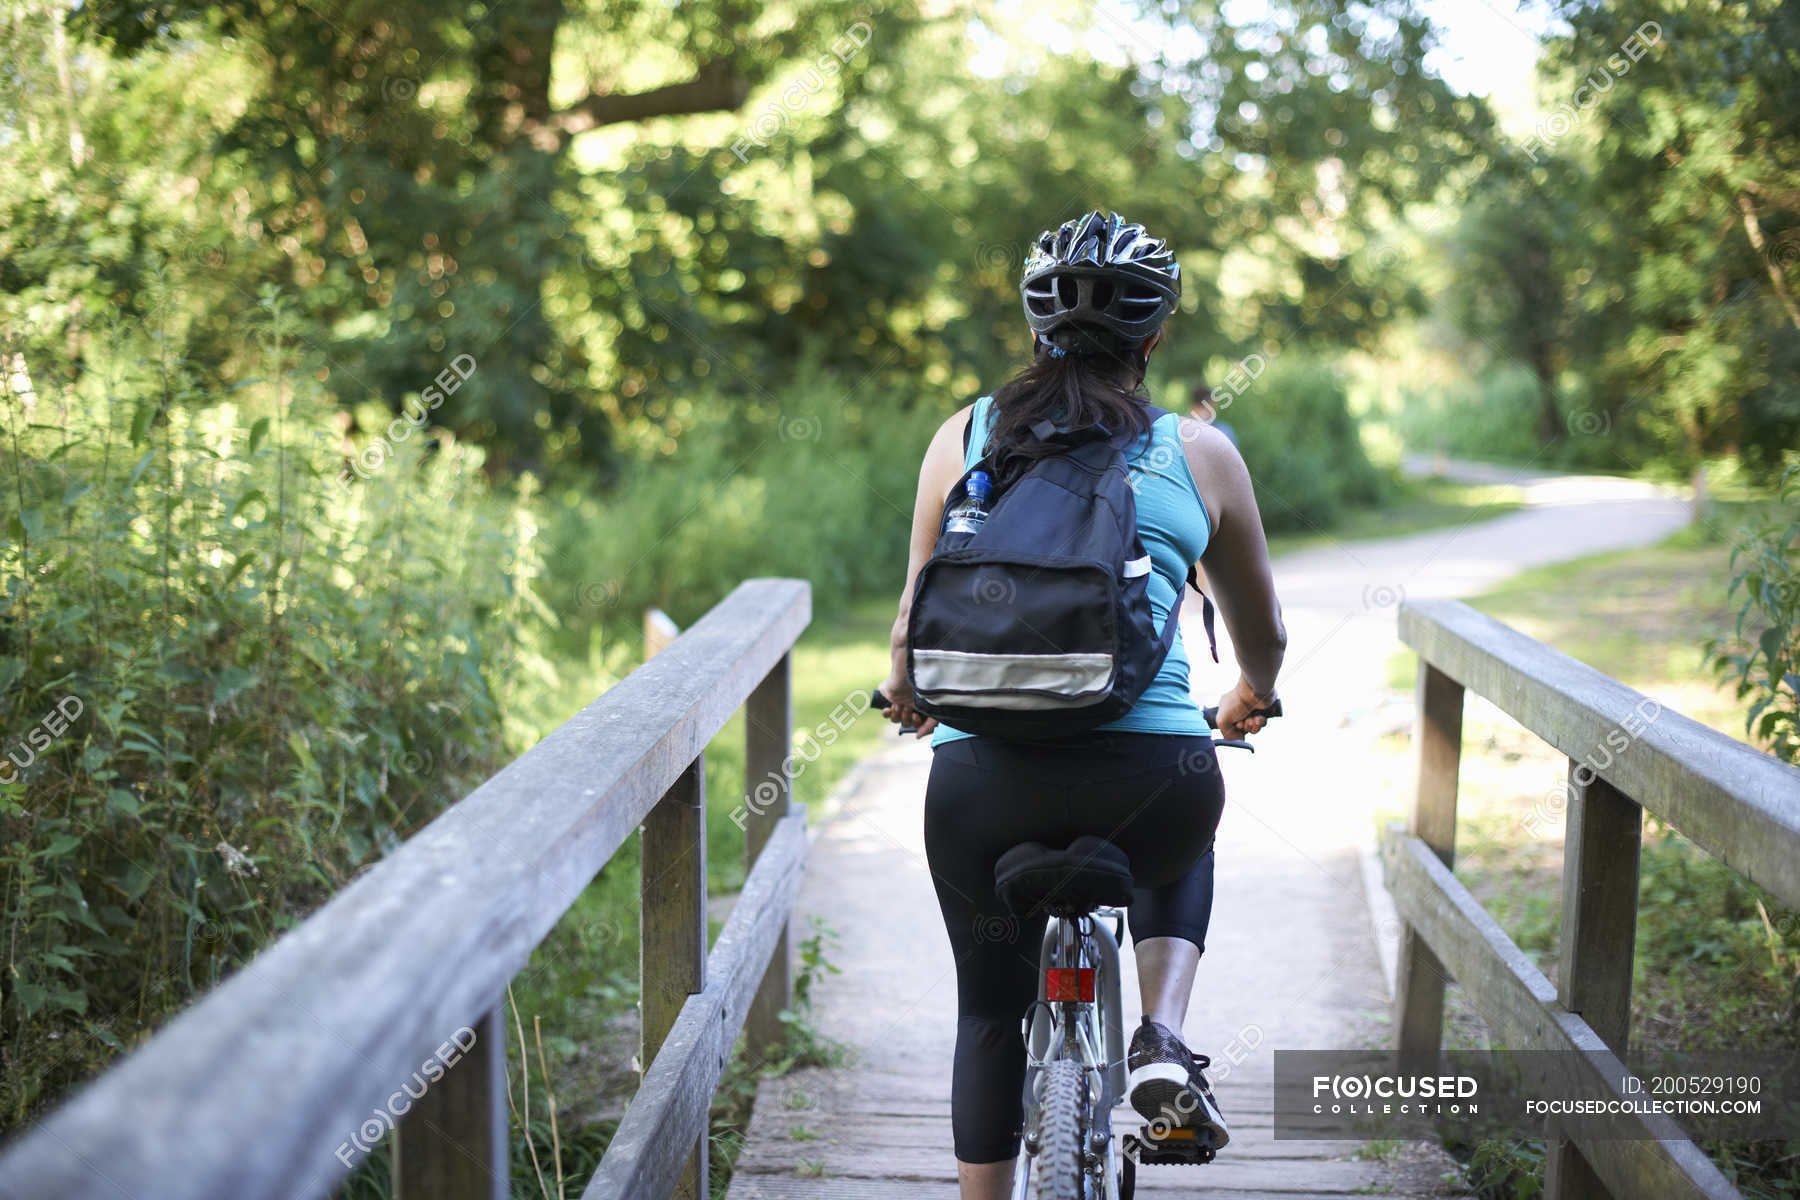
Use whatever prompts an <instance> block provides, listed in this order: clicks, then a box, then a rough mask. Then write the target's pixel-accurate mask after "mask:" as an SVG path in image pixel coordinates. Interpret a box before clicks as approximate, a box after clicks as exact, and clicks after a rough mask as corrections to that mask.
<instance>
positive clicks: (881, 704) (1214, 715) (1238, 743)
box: [869, 688, 1281, 754]
mask: <svg viewBox="0 0 1800 1200" xmlns="http://www.w3.org/2000/svg"><path fill="white" fill-rule="evenodd" d="M893 706H894V702H893V701H892V700H889V699H888V698H887V697H886V696H884V695H882V694H881V689H880V688H875V689H873V690H872V691H871V692H870V693H869V707H870V708H878V709H880V710H881V711H882V712H886V711H887V710H888V709H890V708H892V707H893ZM1200 712H1201V715H1202V716H1204V717H1205V718H1206V723H1207V724H1208V725H1209V726H1211V727H1212V729H1213V730H1214V731H1215V732H1217V730H1218V728H1219V709H1218V707H1217V706H1216V705H1214V706H1211V707H1208V708H1203V709H1201V710H1200ZM1248 715H1249V716H1252V717H1262V718H1264V719H1265V720H1270V721H1273V720H1274V719H1275V718H1276V717H1279V716H1280V715H1281V698H1280V697H1276V698H1275V699H1274V700H1272V701H1271V702H1270V703H1269V707H1267V708H1253V709H1251V710H1250V712H1249V714H1248ZM900 732H901V733H917V732H919V727H918V726H917V725H902V726H901V727H900ZM1213 745H1214V746H1231V747H1234V748H1236V749H1239V750H1248V751H1249V752H1250V753H1252V754H1255V753H1256V747H1255V746H1252V745H1251V744H1250V743H1249V742H1246V741H1242V740H1239V739H1236V738H1215V739H1214V740H1213Z"/></svg>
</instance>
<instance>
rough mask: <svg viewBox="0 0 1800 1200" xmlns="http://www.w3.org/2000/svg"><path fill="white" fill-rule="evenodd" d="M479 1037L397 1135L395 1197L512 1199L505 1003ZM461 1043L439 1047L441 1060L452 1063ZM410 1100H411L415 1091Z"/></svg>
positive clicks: (485, 1020) (417, 1103)
mask: <svg viewBox="0 0 1800 1200" xmlns="http://www.w3.org/2000/svg"><path fill="white" fill-rule="evenodd" d="M456 1032H457V1033H461V1032H463V1031H462V1030H458V1031H456ZM472 1032H473V1033H474V1034H475V1041H474V1042H473V1044H471V1045H469V1046H468V1048H467V1049H466V1050H464V1051H463V1053H462V1054H461V1056H460V1057H457V1058H455V1059H454V1061H452V1062H451V1064H450V1067H449V1069H448V1070H447V1071H446V1072H445V1073H444V1077H443V1078H442V1079H439V1080H438V1081H437V1082H435V1083H432V1084H430V1085H429V1086H428V1087H426V1089H425V1092H424V1094H423V1095H422V1096H420V1097H418V1098H417V1099H414V1100H410V1104H411V1107H410V1108H408V1109H407V1110H406V1112H405V1115H404V1117H402V1119H401V1121H400V1126H399V1128H398V1129H397V1130H396V1131H395V1136H394V1141H393V1146H394V1156H393V1160H392V1165H391V1170H390V1172H389V1174H390V1177H391V1179H392V1181H393V1192H394V1200H506V1197H507V1195H508V1194H509V1187H508V1184H509V1180H508V1178H507V1174H508V1158H507V1152H506V1009H505V1005H504V1004H497V1005H495V1006H494V1007H493V1008H491V1009H489V1010H488V1012H487V1014H486V1015H485V1016H483V1017H482V1018H481V1019H480V1020H479V1021H477V1022H476V1023H475V1025H474V1027H473V1030H472ZM460 1045H461V1043H460V1042H459V1040H458V1039H457V1037H456V1035H455V1034H452V1035H451V1036H450V1037H449V1038H448V1039H446V1046H440V1047H439V1048H438V1051H437V1058H438V1061H439V1062H444V1061H446V1060H448V1059H450V1057H451V1054H452V1053H453V1052H451V1051H448V1050H447V1046H459V1047H460ZM408 1082H412V1081H411V1080H408ZM402 1095H403V1102H404V1097H405V1096H407V1095H409V1094H408V1093H403V1094H402ZM390 1099H391V1098H390Z"/></svg>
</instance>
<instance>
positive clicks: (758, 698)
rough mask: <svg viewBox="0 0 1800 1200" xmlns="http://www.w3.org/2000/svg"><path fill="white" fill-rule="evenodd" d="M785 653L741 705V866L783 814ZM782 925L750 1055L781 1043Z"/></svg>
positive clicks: (790, 734) (786, 963)
mask: <svg viewBox="0 0 1800 1200" xmlns="http://www.w3.org/2000/svg"><path fill="white" fill-rule="evenodd" d="M792 658H793V654H792V652H791V651H790V652H789V653H787V654H784V655H782V656H781V661H780V662H778V663H776V664H775V666H774V668H773V669H771V670H770V671H769V674H768V675H767V676H766V677H765V678H764V679H763V681H762V682H761V683H760V684H758V685H757V686H756V690H755V691H753V692H751V693H750V699H749V700H748V701H747V702H746V704H745V706H744V717H745V722H744V723H745V726H746V730H745V746H744V751H745V753H744V764H745V765H744V791H745V793H746V795H745V800H744V807H745V810H746V812H747V814H748V816H747V818H746V820H745V823H744V867H745V870H746V871H748V870H749V868H751V867H754V866H755V865H756V858H757V855H759V854H761V853H762V848H763V846H764V845H765V844H766V843H767V842H768V840H769V835H770V834H771V833H773V832H774V830H775V825H776V822H778V821H780V820H781V818H783V817H785V816H787V813H788V800H789V795H788V793H789V786H790V780H789V779H788V770H787V758H788V755H789V754H790V753H791V752H792V748H793V738H794V707H793V696H792V688H791V674H792V671H791V667H790V665H789V664H790V662H791V660H792ZM790 955H791V950H790V947H789V937H788V926H786V925H783V926H782V927H781V937H780V938H779V939H777V941H776V943H775V953H774V954H773V955H771V956H770V958H769V969H768V972H767V973H766V974H765V975H764V976H763V980H762V986H761V987H759V988H757V991H756V999H755V1000H754V1001H752V1002H751V1005H750V1013H749V1015H748V1016H747V1017H746V1018H745V1021H744V1042H745V1048H746V1049H747V1050H748V1051H749V1052H750V1053H751V1054H752V1055H756V1056H761V1055H763V1054H765V1053H767V1051H768V1049H769V1047H770V1046H773V1045H778V1044H779V1043H780V1042H781V1041H782V1035H783V1030H782V1027H781V1012H782V1010H783V1009H785V1008H787V1007H788V1006H789V1005H790V1004H792V1003H793V995H794V990H793V973H792V961H791V958H790Z"/></svg>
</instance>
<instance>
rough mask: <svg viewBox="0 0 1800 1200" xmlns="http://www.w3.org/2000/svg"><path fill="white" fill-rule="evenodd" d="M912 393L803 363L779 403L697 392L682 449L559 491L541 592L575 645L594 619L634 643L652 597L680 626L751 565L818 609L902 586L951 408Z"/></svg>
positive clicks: (826, 611)
mask: <svg viewBox="0 0 1800 1200" xmlns="http://www.w3.org/2000/svg"><path fill="white" fill-rule="evenodd" d="M909 399H910V398H908V397H902V396H898V395H895V394H892V393H886V392H877V391H875V390H874V388H873V387H872V386H871V387H869V388H865V389H860V390H859V389H858V388H857V387H856V386H855V381H854V380H844V379H839V378H835V377H832V376H829V375H824V374H821V373H819V372H815V371H812V370H810V369H809V370H803V371H802V374H801V377H800V379H799V380H798V381H797V382H796V383H795V384H794V385H793V386H791V387H789V388H788V389H786V390H785V391H784V392H783V394H782V397H781V399H780V401H779V402H777V401H775V400H774V399H773V398H771V399H770V400H769V402H768V403H767V404H765V405H760V406H757V407H754V408H749V409H742V408H737V409H734V408H732V407H730V406H729V405H727V404H725V403H723V402H721V401H719V400H717V399H716V398H713V397H702V398H700V399H698V400H697V401H696V402H695V403H694V405H693V409H692V411H693V416H692V418H691V424H687V425H686V426H685V427H684V428H683V429H682V431H681V437H680V441H679V444H678V446H676V448H674V449H673V450H672V452H670V453H667V454H664V453H657V454H655V455H654V456H646V457H644V458H642V459H640V460H638V461H635V462H632V463H630V464H628V465H627V466H626V467H625V468H624V471H623V473H622V476H621V480H620V482H619V485H618V486H617V487H615V488H613V489H612V490H611V491H610V492H609V493H608V494H607V495H605V496H604V497H598V496H596V495H594V493H593V492H592V491H591V490H590V489H587V488H585V487H580V486H569V487H567V488H564V489H560V490H558V491H557V493H556V495H555V496H554V499H555V502H556V503H555V506H554V509H553V512H552V514H551V515H550V516H549V517H548V518H547V529H546V540H547V544H548V547H549V549H548V551H547V556H548V560H549V562H550V563H551V570H552V573H553V580H552V582H551V584H550V585H549V590H548V595H549V596H550V597H551V598H552V603H553V604H554V606H555V608H556V610H557V612H558V614H559V615H560V616H562V617H564V618H565V620H566V622H567V624H568V626H569V632H570V637H571V642H572V643H573V645H572V648H575V649H579V648H580V647H581V646H582V645H583V644H584V643H585V639H586V638H587V636H588V635H589V632H590V631H592V630H594V629H595V628H596V627H599V628H600V629H602V630H607V631H610V632H612V633H613V634H614V635H615V636H616V637H617V638H619V639H622V640H624V641H627V642H629V643H630V644H632V645H635V644H636V643H637V638H638V633H637V631H638V622H639V620H640V619H641V616H642V613H643V611H644V609H646V608H650V607H656V608H661V609H663V610H664V611H666V612H668V613H669V614H670V616H672V617H673V618H674V619H675V621H676V622H677V623H678V624H680V625H681V626H683V627H684V628H685V627H686V626H687V625H688V624H689V623H690V622H692V621H694V620H696V619H698V618H699V617H700V616H701V615H702V614H704V613H705V612H706V610H707V609H709V608H711V607H712V606H713V605H714V604H716V603H717V602H718V601H719V600H720V599H721V598H722V597H723V596H724V595H725V594H726V593H727V592H729V591H730V590H731V589H732V588H733V587H735V586H737V584H738V583H739V582H740V581H742V580H744V579H746V578H749V577H751V576H758V575H785V576H793V577H795V578H800V579H806V580H808V581H810V582H811V584H812V598H813V611H814V614H815V616H827V615H830V614H833V613H836V612H840V611H842V610H843V608H844V606H845V605H846V604H847V603H848V602H849V601H850V600H852V599H853V598H856V597H861V596H867V595H871V594H875V593H880V594H883V595H886V594H889V593H892V594H893V595H896V596H897V595H898V594H899V591H900V585H901V582H902V581H903V579H904V577H905V568H906V545H907V538H908V534H909V531H910V529H911V527H912V507H913V497H914V493H915V491H916V488H917V485H918V475H919V461H920V459H921V458H922V457H923V456H924V453H925V447H926V446H927V445H928V444H929V443H930V441H931V435H932V433H933V432H934V431H935V430H936V429H937V427H938V425H939V424H941V423H942V422H943V420H944V419H945V418H946V417H947V416H949V414H950V412H951V411H953V408H952V405H951V403H950V402H948V401H946V402H945V403H944V404H943V405H941V406H927V405H915V404H909V403H908V400H909Z"/></svg>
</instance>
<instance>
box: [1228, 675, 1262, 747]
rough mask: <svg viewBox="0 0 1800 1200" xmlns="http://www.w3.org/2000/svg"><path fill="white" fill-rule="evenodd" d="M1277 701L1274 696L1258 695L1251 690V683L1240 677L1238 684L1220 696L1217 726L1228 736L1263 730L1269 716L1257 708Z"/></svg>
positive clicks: (1242, 735)
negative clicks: (1262, 713)
mask: <svg viewBox="0 0 1800 1200" xmlns="http://www.w3.org/2000/svg"><path fill="white" fill-rule="evenodd" d="M1274 703H1275V698H1274V697H1273V696H1268V697H1263V696H1258V695H1257V694H1256V693H1255V692H1253V691H1251V690H1250V685H1249V684H1248V683H1246V682H1244V680H1243V678H1242V677H1239V679H1238V681H1237V686H1236V687H1233V688H1232V689H1231V690H1230V691H1229V692H1226V693H1225V694H1224V695H1223V696H1220V697H1219V716H1218V723H1217V727H1218V730H1219V732H1220V733H1222V734H1224V735H1225V736H1226V737H1228V738H1242V737H1248V736H1249V735H1250V734H1253V733H1258V732H1261V730H1262V727H1263V726H1264V725H1267V724H1268V723H1269V718H1268V717H1266V716H1263V715H1261V714H1260V713H1259V712H1258V711H1257V710H1259V709H1266V708H1269V707H1270V706H1272V705H1273V704H1274Z"/></svg>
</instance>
